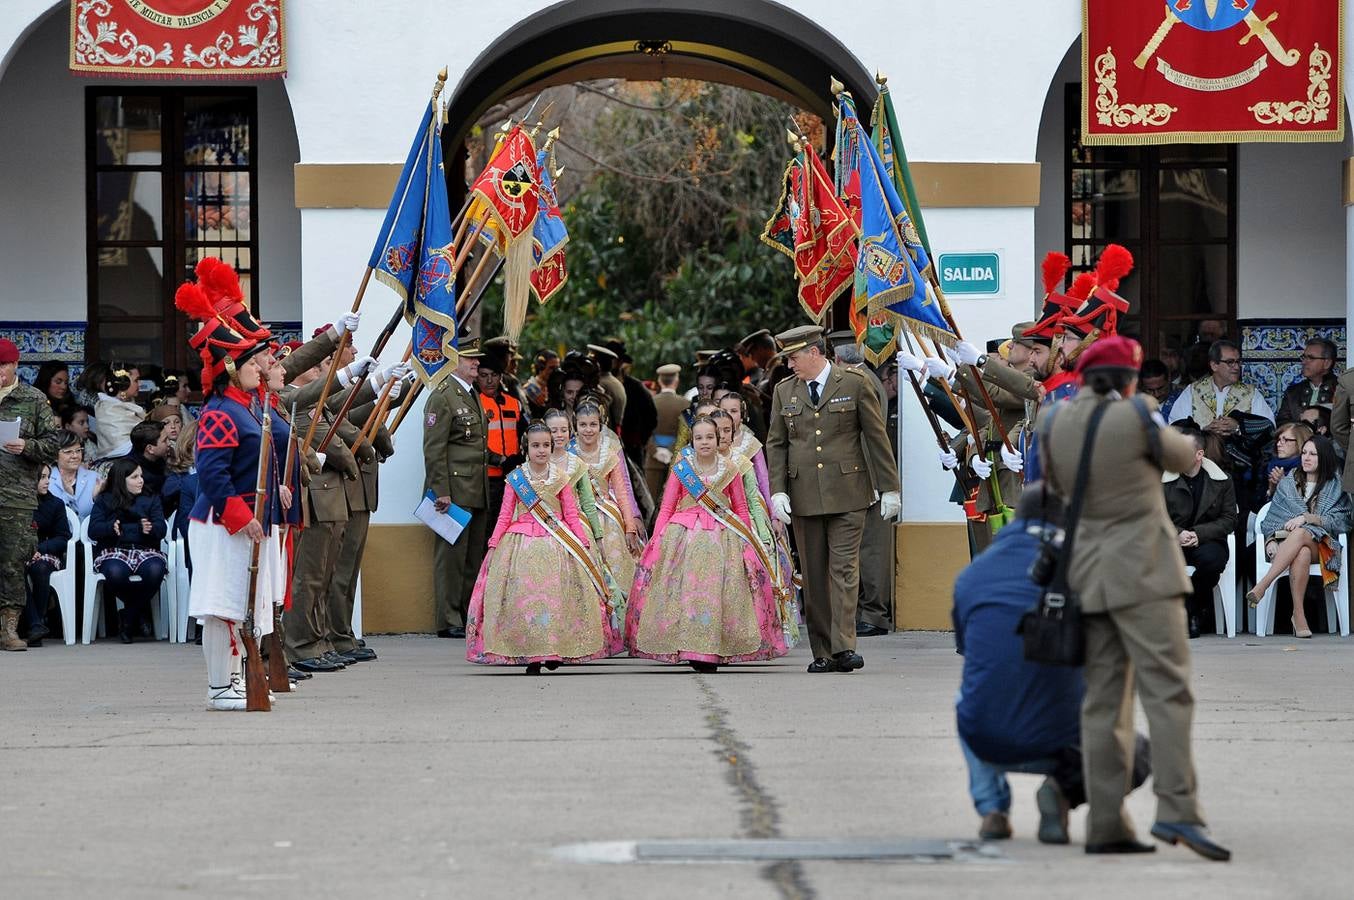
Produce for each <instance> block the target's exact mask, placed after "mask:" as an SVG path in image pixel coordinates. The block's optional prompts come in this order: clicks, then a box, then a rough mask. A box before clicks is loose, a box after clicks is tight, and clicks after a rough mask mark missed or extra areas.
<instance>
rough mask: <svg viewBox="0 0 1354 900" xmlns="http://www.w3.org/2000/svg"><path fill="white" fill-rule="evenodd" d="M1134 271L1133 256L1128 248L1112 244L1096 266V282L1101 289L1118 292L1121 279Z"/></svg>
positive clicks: (1101, 255) (1102, 254)
mask: <svg viewBox="0 0 1354 900" xmlns="http://www.w3.org/2000/svg"><path fill="white" fill-rule="evenodd" d="M1132 271H1133V254H1132V253H1130V252H1129V251H1128V248H1127V247H1124V246H1121V245H1119V244H1110V245H1109V246H1108V247H1106V248H1105V251H1104V252H1103V253H1101V254H1100V259H1099V260H1097V261H1096V264H1095V280H1096V282H1097V283H1098V284H1099V285H1100V286H1101V287H1106V288H1109V289H1110V290H1112V291H1113V290H1118V288H1119V279H1121V278H1123V277H1124V276H1125V275H1127V274H1128V273H1129V272H1132Z"/></svg>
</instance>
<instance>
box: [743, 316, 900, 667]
mask: <svg viewBox="0 0 1354 900" xmlns="http://www.w3.org/2000/svg"><path fill="white" fill-rule="evenodd" d="M776 339H777V340H778V341H780V343H781V348H782V350H781V352H782V353H784V354H785V358H786V360H787V362H788V364H789V366H790V369H791V371H792V372H793V376H792V377H789V378H786V379H784V380H783V381H781V382H780V383H779V384H777V385H776V387H775V390H774V392H773V395H772V400H771V425H770V430H769V431H768V433H767V439H766V459H767V465H768V467H769V468H770V470H771V490H772V495H771V505H772V508H773V512H774V514H775V516H776V518H778V519H780V520H781V521H782V522H785V523H787V524H789V525H791V526H792V527H793V528H794V534H795V545H796V546H797V547H798V549H799V560H800V568H801V569H802V571H803V576H804V609H805V612H806V614H807V617H808V625H809V644H810V646H811V647H812V649H813V656H814V659H813V663H812V664H811V665H810V666H809V669H808V670H809V671H810V672H814V673H819V672H852V671H855V670H856V669H859V668H861V667H862V666H864V665H865V661H864V660H863V659H861V657H860V655H859V654H858V653H856V599H857V593H858V591H859V589H860V538H861V533H862V531H863V530H864V527H865V515H866V511H867V510H868V509H869V508H870V506H871V505H873V503H874V502H875V497H876V496H878V497H879V500H880V514H881V515H882V516H883V517H884V518H886V519H892V518H894V517H895V516H897V515H898V510H899V506H900V501H899V497H898V466H897V464H896V463H895V462H894V459H893V455H892V453H891V452H890V450H889V439H888V435H887V434H885V433H884V417H883V414H882V413H881V412H880V409H879V397H878V395H877V394H876V392H875V388H874V385H872V384H871V383H869V382H868V381H866V380H865V378H864V377H863V376H862V375H861V374H860V373H859V372H857V371H855V370H853V369H848V368H845V367H844V366H834V365H832V364H831V363H829V362H828V361H827V357H826V355H825V344H824V341H823V329H821V328H819V327H818V326H816V325H804V326H801V327H799V328H792V329H790V330H789V331H786V332H783V333H781V334H778V335H776Z"/></svg>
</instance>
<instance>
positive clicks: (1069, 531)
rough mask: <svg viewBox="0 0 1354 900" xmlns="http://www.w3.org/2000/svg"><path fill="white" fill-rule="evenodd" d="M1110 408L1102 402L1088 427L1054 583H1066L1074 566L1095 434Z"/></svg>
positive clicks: (1068, 510)
mask: <svg viewBox="0 0 1354 900" xmlns="http://www.w3.org/2000/svg"><path fill="white" fill-rule="evenodd" d="M1109 408H1110V401H1108V400H1102V401H1100V403H1099V404H1098V405H1097V406H1096V408H1095V411H1094V412H1093V413H1091V421H1090V423H1089V424H1088V425H1087V426H1086V440H1085V442H1084V443H1082V445H1081V460H1080V461H1079V462H1078V463H1077V478H1076V484H1075V485H1074V486H1073V487H1072V498H1071V502H1070V503H1069V504H1068V507H1067V519H1066V522H1065V524H1064V526H1063V532H1064V534H1065V535H1066V537H1064V539H1063V550H1062V553H1061V554H1060V555H1059V556H1058V568H1057V570H1056V571H1055V573H1054V583H1055V584H1057V583H1060V582H1061V583H1064V584H1065V583H1066V581H1067V570H1068V568H1069V567H1070V566H1071V564H1072V545H1073V543H1074V542H1075V540H1076V534H1077V522H1078V520H1080V519H1081V503H1082V501H1083V500H1084V499H1085V498H1086V482H1087V481H1088V480H1090V477H1091V452H1092V451H1093V450H1094V449H1095V434H1096V432H1097V431H1099V430H1100V420H1101V419H1103V418H1105V413H1106V412H1107V411H1108V410H1109Z"/></svg>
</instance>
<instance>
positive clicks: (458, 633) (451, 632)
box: [437, 625, 465, 638]
mask: <svg viewBox="0 0 1354 900" xmlns="http://www.w3.org/2000/svg"><path fill="white" fill-rule="evenodd" d="M437 636H438V637H440V638H464V637H465V626H464V625H453V626H451V627H450V628H443V629H442V630H441V631H439V632H437Z"/></svg>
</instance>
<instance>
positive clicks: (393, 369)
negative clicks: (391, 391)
mask: <svg viewBox="0 0 1354 900" xmlns="http://www.w3.org/2000/svg"><path fill="white" fill-rule="evenodd" d="M378 365H379V363H378ZM411 371H413V366H411V365H409V363H407V362H397V363H393V364H391V365H388V366H386V367H385V368H384V369H377V370H376V371H375V372H372V373H371V383H372V386H373V387H375V388H376V390H378V391H379V390H380V389H381V388H383V387H385V384H386V382H387V381H389V380H390V379H392V378H403V377H404V376H406V375H408V374H409V373H410V372H411Z"/></svg>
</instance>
